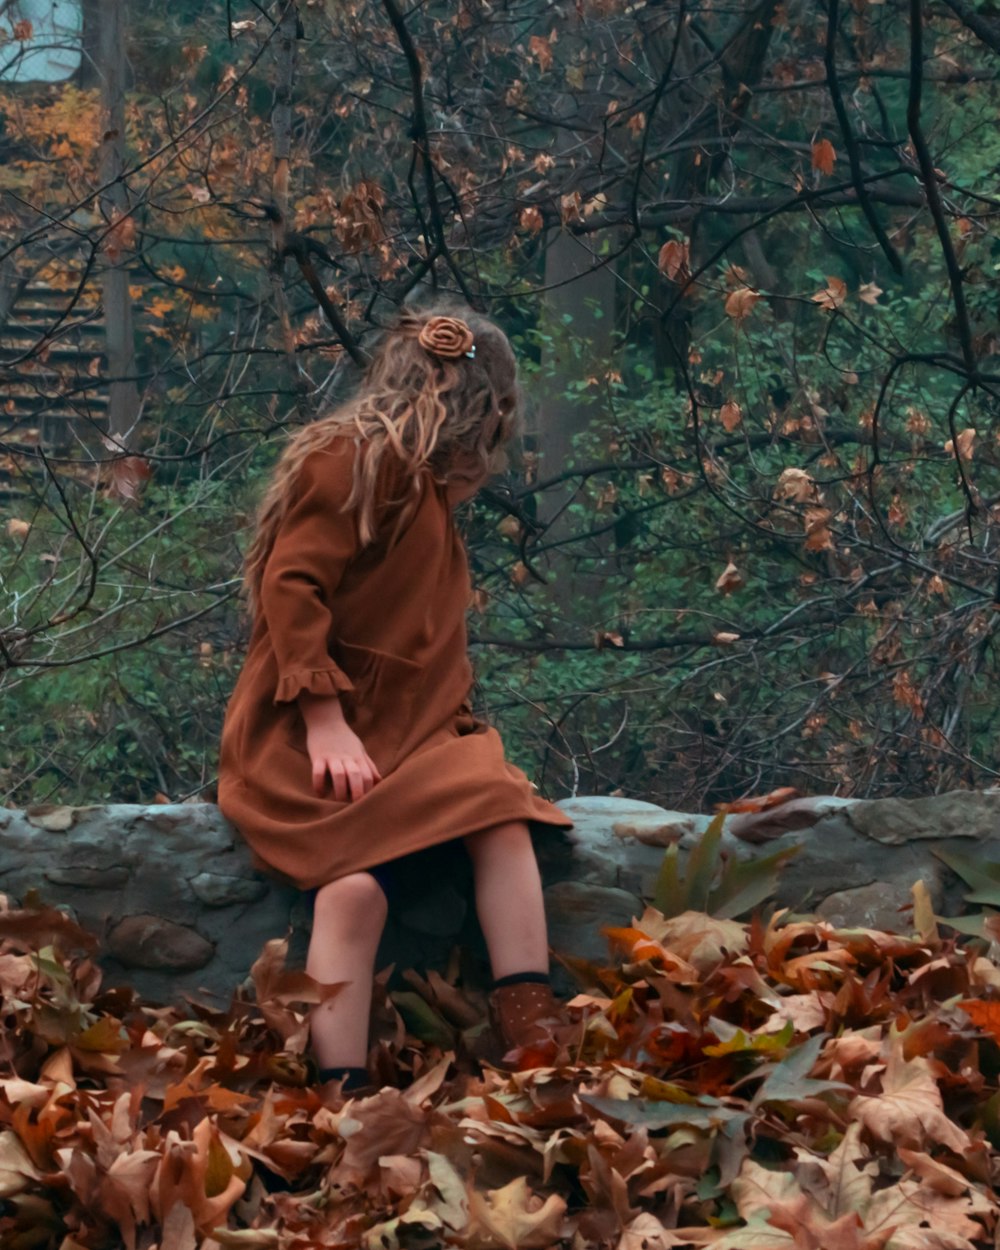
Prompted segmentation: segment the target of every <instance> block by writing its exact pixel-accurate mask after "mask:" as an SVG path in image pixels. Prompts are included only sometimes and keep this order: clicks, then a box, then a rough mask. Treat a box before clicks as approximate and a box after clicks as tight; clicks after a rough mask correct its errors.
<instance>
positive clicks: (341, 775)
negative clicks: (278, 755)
mask: <svg viewBox="0 0 1000 1250" xmlns="http://www.w3.org/2000/svg"><path fill="white" fill-rule="evenodd" d="M327 773H329V776H330V783H331V785H332V787H333V795H332V797H333V798H335V799H336V800H337V802H338V803H346V802H348V801H351V802H354V801H355V800H357V799H360V798H364V796H365V795H366V794H367V793H368V792H369V790H371V789H372V787H373V786H374V785H375V783H376V782H377V781H381V780H382V775H381V773H380V772H379V771H378V769H377V768H376V767H375V764H374V762H373V761H372V759H371V757H370V756H369V755H363V756H361V757H360V758H358V759H343V758H339V759H338V758H335V757H334V758H326V759H320V760H317V761H316V762H315V763H314V764H313V773H312V783H313V790H314V791H315V793H316V794H317V795H319V797H320V798H323V797H324V795H325V794H326V788H327Z"/></svg>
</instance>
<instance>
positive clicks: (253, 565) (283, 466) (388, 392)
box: [241, 301, 521, 615]
mask: <svg viewBox="0 0 1000 1250" xmlns="http://www.w3.org/2000/svg"><path fill="white" fill-rule="evenodd" d="M442 316H444V317H450V318H456V319H459V320H460V321H464V322H465V324H466V325H467V326H468V327H469V330H471V332H472V336H473V343H474V350H473V354H472V356H468V355H465V354H462V355H459V356H457V357H456V358H453V359H449V358H446V357H445V356H444V355H440V356H439V355H436V354H435V353H434V352H433V351H432V350H429V349H428V348H426V347H424V346H423V345H422V344H421V342H419V341H418V336H419V335H420V334H421V331H422V330H423V329H424V327H425V326H426V325H427V323H428V322H429V321H430V320H431V319H432V318H434V317H442ZM520 430H521V392H520V388H519V386H518V381H517V362H516V360H515V358H514V353H513V351H512V349H511V346H510V343H509V342H508V341H507V337H506V335H505V334H504V333H503V331H502V330H500V329H499V327H498V326H496V325H494V323H493V322H492V321H490V320H489V319H488V318H486V317H484V316H481V315H480V314H479V313H475V312H473V311H472V310H471V309H469V308H466V307H464V306H462V305H458V304H455V303H442V302H440V301H437V302H435V303H434V304H433V305H427V306H422V307H419V308H412V307H411V308H407V309H404V311H403V312H402V313H401V314H400V315H399V316H398V317H397V319H396V320H395V321H394V322H393V323H392V324H391V325H390V326H388V327H387V328H386V330H385V332H384V333H383V334H382V336H381V338H380V339H379V342H378V343H377V345H376V347H375V350H374V352H373V354H372V357H371V359H370V361H369V364H368V366H367V368H366V369H365V373H364V376H363V378H362V381H361V385H360V387H359V388H358V390H357V392H356V394H355V395H354V396H353V397H352V398H350V399H348V400H347V401H346V402H345V403H343V404H341V405H340V406H339V407H337V408H335V409H334V410H333V411H332V412H331V413H329V414H328V415H327V416H325V417H321V418H319V419H318V420H316V421H313V422H311V423H310V424H309V425H307V426H305V428H304V429H302V430H299V431H298V433H296V434H294V435H293V436H292V437H291V438H290V439H289V441H288V443H287V444H286V446H285V448H284V450H283V451H282V453H281V456H280V457H279V459H278V462H277V464H276V465H275V467H274V470H273V472H272V476H271V480H270V482H269V484H268V486H267V489H266V491H265V493H264V496H263V499H262V500H261V503H260V506H259V507H258V510H257V518H256V531H255V533H254V537H253V540H252V541H251V543H250V547H249V548H248V550H247V553H246V556H245V558H244V561H243V587H242V590H241V597H243V598H244V599H245V601H246V603H247V607H248V609H249V611H250V613H251V615H255V614H256V611H257V608H258V606H259V602H260V583H261V578H262V576H263V572H264V565H265V564H266V562H267V557H268V555H269V554H270V552H271V548H272V547H273V545H274V539H275V535H276V534H277V531H278V527H279V526H280V524H281V521H282V519H283V518H284V516H285V514H286V512H287V511H288V506H289V502H290V500H291V498H292V495H293V493H294V489H295V483H296V480H297V478H298V474H299V470H300V468H301V466H302V462H303V461H304V460H305V459H306V457H307V456H308V455H309V454H310V452H313V451H316V450H317V449H319V448H321V447H325V446H326V445H327V444H328V443H329V442H330V440H331V439H332V438H335V437H337V436H338V435H340V436H347V435H351V436H353V437H354V440H355V442H356V443H358V444H359V445H361V444H365V454H364V455H359V456H358V457H357V458H356V459H355V464H354V485H353V489H352V491H351V494H350V496H349V498H348V499H347V500H346V501H345V503H344V506H343V511H344V512H348V511H350V510H351V509H354V508H356V509H357V523H358V531H359V536H360V539H361V543H362V545H363V546H367V545H368V544H369V543H371V542H372V540H373V539H374V537H375V532H376V519H375V513H376V506H377V505H378V504H380V503H385V502H390V503H395V504H400V503H401V504H402V505H403V506H402V509H401V511H400V513H399V516H398V518H397V522H396V529H395V531H394V533H395V534H398V533H400V532H401V531H402V528H403V527H404V526H405V524H406V522H407V521H408V520H409V519H410V517H412V515H413V512H414V510H415V508H416V506H417V504H418V502H419V498H420V494H419V491H420V487H419V482H418V474H419V472H420V470H422V469H423V468H425V467H427V468H430V470H431V471H432V473H433V475H434V477H435V479H436V480H437V481H438V482H444V481H446V480H447V479H448V476H449V474H450V473H451V472H453V471H454V470H455V469H456V468H457V467H460V468H461V470H462V472H463V473H469V474H470V475H472V474H474V473H475V472H477V471H481V472H482V473H483V474H484V475H488V474H490V473H495V472H498V471H499V470H500V469H502V468H503V467H504V466H505V464H506V457H505V452H504V447H505V444H507V443H508V442H509V441H510V440H511V438H513V437H514V436H515V435H516V434H518V433H519V432H520ZM387 455H389V456H390V457H395V458H397V459H398V461H401V462H402V465H403V468H404V470H405V474H406V477H407V478H408V481H409V486H408V490H407V493H406V496H404V498H403V499H402V500H391V501H384V500H378V498H377V491H376V483H377V482H378V481H379V475H380V470H382V469H383V461H384V458H385V457H386V456H387Z"/></svg>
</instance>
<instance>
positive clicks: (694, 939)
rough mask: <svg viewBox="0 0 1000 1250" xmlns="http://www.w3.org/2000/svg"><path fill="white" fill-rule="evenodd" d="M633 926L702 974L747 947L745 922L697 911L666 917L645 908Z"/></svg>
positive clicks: (649, 908)
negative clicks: (728, 955) (739, 922)
mask: <svg viewBox="0 0 1000 1250" xmlns="http://www.w3.org/2000/svg"><path fill="white" fill-rule="evenodd" d="M636 927H637V928H639V929H641V930H642V932H643V933H647V934H649V936H650V937H653V938H655V939H656V941H658V942H659V943H660V944H661V945H662V946H664V947H665V948H666V949H667V950H669V951H672V952H673V953H674V954H675V955H677V956H679V958H681V959H683V960H684V961H685V962H686V963H689V964H691V965H692V966H693V967H694V968H695V969H696V970H697V971H698V972H700V973H701V974H702V975H704V974H705V973H706V972H709V971H710V970H711V969H712V968H714V967H716V965H718V964H720V963H722V961H723V960H724V959H725V957H726V954H727V953H728V954H732V955H742V954H743V952H744V951H745V950H746V948H747V930H746V926H745V925H742V924H738V923H737V922H736V921H735V920H718V919H716V918H715V917H714V916H706V915H705V914H704V912H699V911H686V912H682V913H681V915H679V916H672V917H671V918H670V919H665V918H664V916H663V914H662V913H661V912H658V911H657V910H656V909H655V908H653V907H647V908H646V910H645V912H643V915H642V918H641V920H639V921H638V922H637V925H636Z"/></svg>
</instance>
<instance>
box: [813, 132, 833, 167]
mask: <svg viewBox="0 0 1000 1250" xmlns="http://www.w3.org/2000/svg"><path fill="white" fill-rule="evenodd" d="M836 159H837V151H836V149H835V148H834V146H833V144H832V143H831V142H830V140H829V139H817V140H816V142H815V143H814V144H813V145H812V165H813V169H818V170H819V172H820V173H821V174H832V173H833V166H834V162H835V161H836Z"/></svg>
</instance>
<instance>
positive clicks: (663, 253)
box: [656, 239, 691, 282]
mask: <svg viewBox="0 0 1000 1250" xmlns="http://www.w3.org/2000/svg"><path fill="white" fill-rule="evenodd" d="M690 251H691V243H690V240H688V239H684V240H680V239H668V240H667V241H666V243H664V245H663V246H662V247H661V248H660V254H659V256H658V257H657V258H656V264H657V268H658V269H659V271H660V273H662V274H663V275H664V277H666V278H668V279H669V280H670V281H671V282H676V281H677V279H678V278H681V277H684V278H686V277H687V276H688V273H689V270H688V265H689V260H690Z"/></svg>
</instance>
